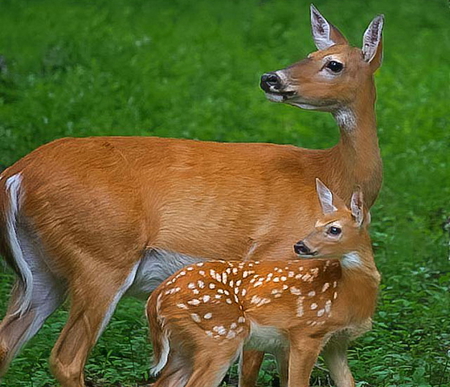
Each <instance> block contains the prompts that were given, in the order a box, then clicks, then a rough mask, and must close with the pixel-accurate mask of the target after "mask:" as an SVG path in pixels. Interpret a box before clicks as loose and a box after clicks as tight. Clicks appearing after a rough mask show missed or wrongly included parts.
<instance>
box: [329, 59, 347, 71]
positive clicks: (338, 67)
mask: <svg viewBox="0 0 450 387" xmlns="http://www.w3.org/2000/svg"><path fill="white" fill-rule="evenodd" d="M326 67H327V68H329V69H330V70H331V71H332V72H333V73H339V72H340V71H342V69H343V68H344V65H343V64H342V63H340V62H336V61H335V60H332V61H330V62H328V64H327V66H326Z"/></svg>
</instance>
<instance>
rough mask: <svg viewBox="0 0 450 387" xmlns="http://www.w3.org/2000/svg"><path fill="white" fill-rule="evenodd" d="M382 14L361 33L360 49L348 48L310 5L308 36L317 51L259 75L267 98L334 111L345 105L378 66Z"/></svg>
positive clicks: (332, 27)
mask: <svg viewBox="0 0 450 387" xmlns="http://www.w3.org/2000/svg"><path fill="white" fill-rule="evenodd" d="M383 21H384V17H383V15H380V16H377V17H375V18H374V19H373V20H372V22H371V23H370V25H369V27H368V28H367V30H366V32H365V33H364V38H363V47H362V49H360V48H356V47H351V46H350V45H349V43H348V41H347V39H346V38H345V37H344V35H342V33H341V32H340V31H339V30H338V29H337V28H336V27H334V26H333V25H332V24H331V23H329V22H328V21H327V20H326V19H325V18H324V17H323V16H322V15H321V14H320V12H319V11H318V10H317V8H315V7H314V5H311V26H312V35H313V39H314V42H315V44H316V47H317V48H318V51H315V52H313V53H311V54H309V55H308V57H307V58H306V59H304V60H302V61H300V62H298V63H295V64H293V65H291V66H289V67H287V68H285V69H283V70H278V71H273V72H269V73H266V74H264V75H263V76H262V77H261V88H262V89H263V90H264V91H265V93H266V96H267V98H268V99H269V100H271V101H274V102H284V103H288V104H290V105H294V106H298V107H301V108H304V109H313V110H323V111H329V112H334V111H336V110H339V109H341V108H342V107H345V106H347V105H349V104H350V103H351V102H352V101H353V100H354V99H355V97H356V95H357V91H358V90H359V89H361V88H362V87H363V85H364V84H366V83H367V82H369V83H370V84H373V77H372V74H373V73H374V72H375V70H376V69H377V68H378V67H379V66H380V65H381V61H382V38H381V32H382V29H383Z"/></svg>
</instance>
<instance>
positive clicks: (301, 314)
mask: <svg viewBox="0 0 450 387" xmlns="http://www.w3.org/2000/svg"><path fill="white" fill-rule="evenodd" d="M354 195H355V197H360V195H361V194H360V193H359V192H357V193H355V194H354ZM359 203H361V205H360V206H358V210H359V211H360V212H361V213H363V212H364V209H363V208H362V201H359ZM334 205H335V206H336V207H337V208H336V209H335V210H334V211H333V212H331V213H330V212H327V213H326V214H325V215H323V216H322V217H320V218H319V219H318V221H317V223H316V230H315V231H314V232H312V233H311V234H310V235H308V236H307V237H306V238H305V239H304V240H303V241H300V242H298V243H297V244H296V246H295V248H296V251H297V252H299V253H300V256H301V257H302V258H312V257H314V258H315V259H309V260H307V259H302V260H297V261H261V262H260V261H256V262H239V261H210V262H207V263H205V264H202V263H200V264H197V265H191V266H188V267H186V268H184V269H182V270H181V271H179V272H178V273H176V274H175V275H173V276H172V277H170V278H169V279H168V280H167V281H165V282H164V283H163V284H161V286H160V287H158V289H156V290H155V292H153V294H152V295H151V296H150V298H149V301H148V303H147V316H148V319H149V323H150V330H151V332H152V340H153V343H154V345H155V348H159V347H160V344H159V342H160V341H161V338H160V337H158V335H159V334H160V333H161V332H164V338H165V339H166V340H167V338H169V339H168V343H166V346H165V347H166V349H167V346H168V347H169V348H170V349H169V353H168V354H167V355H166V358H167V359H168V360H167V363H166V364H165V366H164V368H163V369H162V373H161V379H160V380H158V381H157V382H156V384H155V387H160V386H178V387H182V386H186V387H193V386H197V387H198V386H202V387H215V386H218V385H219V383H220V381H221V378H222V377H223V375H224V372H226V369H227V368H228V367H229V366H230V364H231V363H232V361H233V360H234V358H235V355H236V353H239V352H240V351H241V350H242V348H243V347H244V345H245V348H249V349H252V348H254V349H258V350H267V351H274V352H275V353H279V352H281V353H284V352H287V351H289V352H290V355H289V356H290V359H289V383H288V385H289V387H307V386H309V377H310V374H311V371H312V368H313V366H314V363H315V361H316V359H317V356H318V355H319V352H320V350H321V348H322V347H323V346H324V345H325V343H326V342H327V341H328V339H329V338H330V337H331V336H333V335H334V336H336V337H337V338H336V339H335V338H332V339H331V340H332V341H334V340H336V342H337V344H338V345H339V348H340V350H339V351H336V348H333V351H329V352H326V354H325V356H327V357H328V364H329V365H330V366H331V367H330V371H331V374H332V376H333V377H336V376H337V375H341V374H343V373H344V374H346V375H347V378H348V379H349V383H350V384H351V385H354V381H353V378H352V376H351V372H350V370H349V369H348V365H347V360H346V344H347V342H348V340H350V339H351V338H354V337H356V336H359V335H360V334H362V333H363V332H364V331H366V330H367V329H368V328H370V325H371V317H372V314H373V311H374V308H375V302H376V296H377V289H378V284H379V274H378V271H377V269H376V267H375V264H374V261H373V255H372V250H371V243H370V237H369V235H368V231H367V225H368V224H367V222H362V223H360V222H359V220H358V219H356V216H357V215H355V213H353V212H352V211H350V210H349V209H348V208H346V207H345V205H344V204H343V203H341V202H338V203H336V200H335V201H334ZM299 248H300V251H299ZM280 258H282V257H280ZM160 358H161V355H160V351H159V350H158V351H157V353H156V361H157V362H158V361H159V360H160ZM159 369H160V367H158V370H159ZM174 374H175V375H178V374H182V375H188V377H187V378H188V380H187V381H186V384H177V383H176V382H175V381H174V380H173V379H172V375H174ZM350 384H348V385H350Z"/></svg>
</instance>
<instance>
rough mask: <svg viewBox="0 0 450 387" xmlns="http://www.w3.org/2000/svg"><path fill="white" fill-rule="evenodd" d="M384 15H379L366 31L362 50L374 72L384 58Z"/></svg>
mask: <svg viewBox="0 0 450 387" xmlns="http://www.w3.org/2000/svg"><path fill="white" fill-rule="evenodd" d="M383 24H384V15H378V16H377V17H376V18H375V19H373V20H372V22H371V23H370V24H369V27H367V30H366V32H364V38H363V46H362V52H363V57H364V60H365V61H366V62H368V63H369V64H370V67H371V69H372V72H375V70H376V69H377V68H378V67H380V66H381V62H382V60H383V42H382V36H381V35H382V34H381V33H382V32H383Z"/></svg>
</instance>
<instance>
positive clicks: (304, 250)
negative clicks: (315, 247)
mask: <svg viewBox="0 0 450 387" xmlns="http://www.w3.org/2000/svg"><path fill="white" fill-rule="evenodd" d="M294 251H295V253H296V254H298V255H309V254H311V250H310V249H309V247H308V246H306V245H305V243H304V242H302V241H300V242H297V243H296V244H295V245H294Z"/></svg>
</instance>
